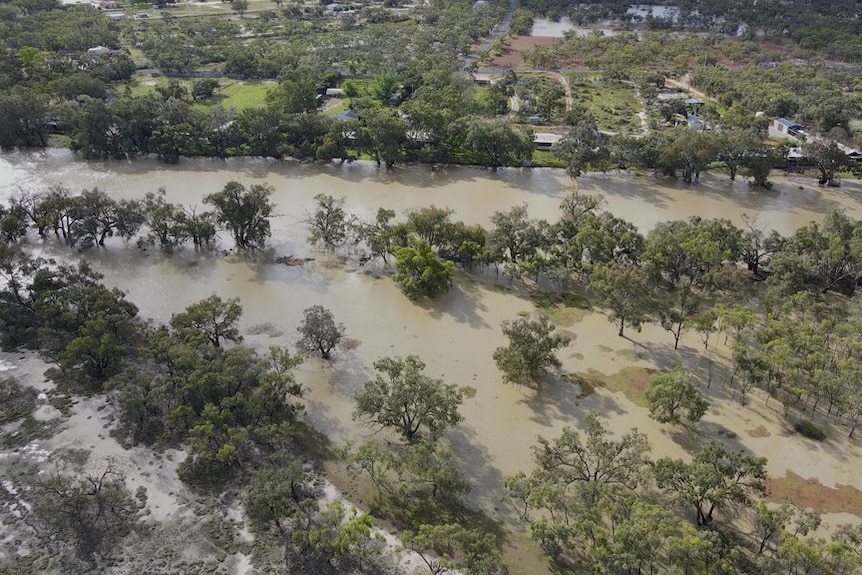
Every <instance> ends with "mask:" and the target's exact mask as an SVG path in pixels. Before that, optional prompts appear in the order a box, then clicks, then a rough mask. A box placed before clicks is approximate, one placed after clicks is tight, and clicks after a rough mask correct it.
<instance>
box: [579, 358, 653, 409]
mask: <svg viewBox="0 0 862 575" xmlns="http://www.w3.org/2000/svg"><path fill="white" fill-rule="evenodd" d="M656 371H657V370H655V369H647V368H643V367H634V366H629V367H624V368H623V369H621V370H620V371H618V372H617V373H615V374H613V375H605V374H604V373H602V372H600V371H597V370H594V369H591V370H589V371H587V372H586V373H584V374H582V375H583V378H584V379H585V380H587V381H588V382H589V383H591V384H593V385H594V386H595V387H601V388H603V389H606V390H608V391H610V392H611V393H622V394H623V395H625V396H626V398H628V400H629V401H631V402H632V403H634V404H635V405H637V406H640V407H647V406H648V404H647V400H646V391H647V389H649V382H650V378H651V377H652V376H653V374H655V373H656Z"/></svg>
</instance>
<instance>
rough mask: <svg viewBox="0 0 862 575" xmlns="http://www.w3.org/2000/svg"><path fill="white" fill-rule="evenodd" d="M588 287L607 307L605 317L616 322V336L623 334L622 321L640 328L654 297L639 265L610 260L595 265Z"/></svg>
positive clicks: (646, 277) (623, 326)
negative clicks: (606, 263)
mask: <svg viewBox="0 0 862 575" xmlns="http://www.w3.org/2000/svg"><path fill="white" fill-rule="evenodd" d="M590 288H591V289H592V290H593V291H595V292H596V293H598V294H599V296H600V297H601V298H602V302H603V303H604V304H605V305H606V306H608V308H609V309H610V312H611V313H610V314H609V315H608V319H609V320H610V321H613V322H619V326H620V329H619V331H618V333H617V335H619V336H620V337H623V336H624V335H625V328H626V325H628V326H629V327H633V328H634V329H636V330H637V331H640V329H641V325H643V323H644V322H646V321H647V320H648V319H649V313H650V309H651V307H653V305H654V300H653V298H652V297H651V288H650V285H649V277H648V275H647V273H646V270H644V269H643V268H641V267H637V266H628V265H621V264H614V263H611V264H608V265H598V266H595V267H593V271H592V274H590Z"/></svg>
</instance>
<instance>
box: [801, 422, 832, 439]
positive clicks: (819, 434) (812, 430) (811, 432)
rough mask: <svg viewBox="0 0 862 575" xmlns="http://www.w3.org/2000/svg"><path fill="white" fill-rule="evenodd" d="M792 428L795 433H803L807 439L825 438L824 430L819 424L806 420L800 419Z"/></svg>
mask: <svg viewBox="0 0 862 575" xmlns="http://www.w3.org/2000/svg"><path fill="white" fill-rule="evenodd" d="M794 429H795V430H796V432H797V433H799V434H801V435H804V436H805V437H807V438H808V439H814V440H815V441H823V440H824V439H826V432H825V431H823V429H821V428H820V426H818V425H815V424H814V423H812V422H810V421H808V420H805V421H800V422H799V423H797V424H796V425H795V426H794Z"/></svg>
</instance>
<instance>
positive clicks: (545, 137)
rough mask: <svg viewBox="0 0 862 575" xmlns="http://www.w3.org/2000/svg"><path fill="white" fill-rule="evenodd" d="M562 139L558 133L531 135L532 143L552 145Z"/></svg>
mask: <svg viewBox="0 0 862 575" xmlns="http://www.w3.org/2000/svg"><path fill="white" fill-rule="evenodd" d="M562 139H563V137H562V136H561V135H559V134H544V133H539V134H535V135H533V143H534V144H545V145H550V146H553V145H554V144H556V143H557V142H559V141H560V140H562Z"/></svg>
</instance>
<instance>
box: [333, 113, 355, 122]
mask: <svg viewBox="0 0 862 575" xmlns="http://www.w3.org/2000/svg"><path fill="white" fill-rule="evenodd" d="M335 119H336V120H338V121H339V122H352V121H353V120H358V119H359V114H357V113H356V112H354V111H353V110H345V111H343V112H340V113H339V114H336V116H335Z"/></svg>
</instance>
